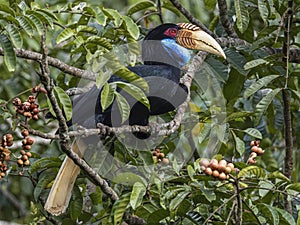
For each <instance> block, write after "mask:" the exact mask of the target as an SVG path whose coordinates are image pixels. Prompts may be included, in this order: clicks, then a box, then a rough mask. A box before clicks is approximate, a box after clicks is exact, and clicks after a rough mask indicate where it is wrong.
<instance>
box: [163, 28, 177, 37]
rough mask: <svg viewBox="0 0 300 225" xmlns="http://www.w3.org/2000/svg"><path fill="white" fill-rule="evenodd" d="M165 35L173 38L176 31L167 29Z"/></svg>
mask: <svg viewBox="0 0 300 225" xmlns="http://www.w3.org/2000/svg"><path fill="white" fill-rule="evenodd" d="M165 35H167V36H169V37H175V36H176V35H177V29H175V28H169V29H168V30H166V31H165Z"/></svg>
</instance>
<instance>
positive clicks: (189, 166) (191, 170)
mask: <svg viewBox="0 0 300 225" xmlns="http://www.w3.org/2000/svg"><path fill="white" fill-rule="evenodd" d="M187 171H188V175H189V177H190V178H191V180H194V175H195V170H194V168H193V167H192V166H191V165H188V166H187Z"/></svg>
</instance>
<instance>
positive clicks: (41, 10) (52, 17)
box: [36, 9, 57, 21]
mask: <svg viewBox="0 0 300 225" xmlns="http://www.w3.org/2000/svg"><path fill="white" fill-rule="evenodd" d="M36 11H38V12H41V13H43V14H45V15H47V16H48V17H50V18H51V19H52V20H54V21H57V17H56V15H55V14H54V13H52V12H51V11H50V10H44V9H37V10H36Z"/></svg>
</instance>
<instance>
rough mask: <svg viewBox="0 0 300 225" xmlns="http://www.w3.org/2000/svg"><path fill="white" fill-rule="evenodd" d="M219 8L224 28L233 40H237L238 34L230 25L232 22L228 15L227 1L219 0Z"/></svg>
mask: <svg viewBox="0 0 300 225" xmlns="http://www.w3.org/2000/svg"><path fill="white" fill-rule="evenodd" d="M218 6H219V11H220V21H221V24H222V26H223V27H224V29H225V31H226V33H227V34H228V35H229V36H230V37H233V38H237V37H238V36H237V34H236V32H235V30H234V28H233V26H232V24H231V23H230V20H229V18H228V15H227V3H226V0H218Z"/></svg>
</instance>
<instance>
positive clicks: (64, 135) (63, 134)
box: [39, 29, 119, 201]
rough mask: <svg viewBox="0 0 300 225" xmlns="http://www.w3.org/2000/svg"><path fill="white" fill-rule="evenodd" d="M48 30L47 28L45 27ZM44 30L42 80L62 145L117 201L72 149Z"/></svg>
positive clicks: (112, 193) (109, 189) (112, 194)
mask: <svg viewBox="0 0 300 225" xmlns="http://www.w3.org/2000/svg"><path fill="white" fill-rule="evenodd" d="M45 30H46V29H45ZM45 30H44V32H43V35H42V40H41V46H42V57H41V59H40V67H41V73H40V74H39V76H40V80H41V82H42V84H43V85H44V87H45V89H46V90H47V95H48V98H49V100H50V102H51V105H52V107H53V111H54V112H55V114H56V118H57V119H58V122H59V138H60V146H61V149H62V151H63V152H64V153H66V154H67V156H68V157H70V158H71V159H72V160H73V161H74V162H75V163H76V164H77V165H78V166H79V167H80V168H81V169H82V170H83V171H84V172H85V173H86V174H87V175H88V177H89V178H90V179H91V180H92V181H93V182H94V183H95V184H96V185H99V186H100V188H101V190H102V191H103V192H104V193H105V194H106V195H108V196H109V197H110V199H111V200H112V201H116V200H118V199H119V197H118V195H117V193H116V192H115V191H114V190H113V189H111V188H110V187H109V185H108V183H107V182H106V181H105V180H104V179H102V178H101V177H100V176H99V175H98V174H97V173H96V172H95V171H94V170H93V169H92V168H91V167H90V166H89V165H88V164H87V163H86V162H85V161H84V160H83V159H81V158H80V157H79V156H78V154H76V153H74V152H73V151H72V149H71V141H70V136H69V134H68V126H67V123H66V120H65V118H64V116H63V113H62V111H61V109H60V108H59V105H58V102H57V99H56V97H55V95H54V93H53V87H54V84H53V80H52V79H51V78H50V70H49V67H48V59H49V57H48V56H47V54H48V50H47V46H46V41H45V40H46V34H45V33H46V31H45Z"/></svg>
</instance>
